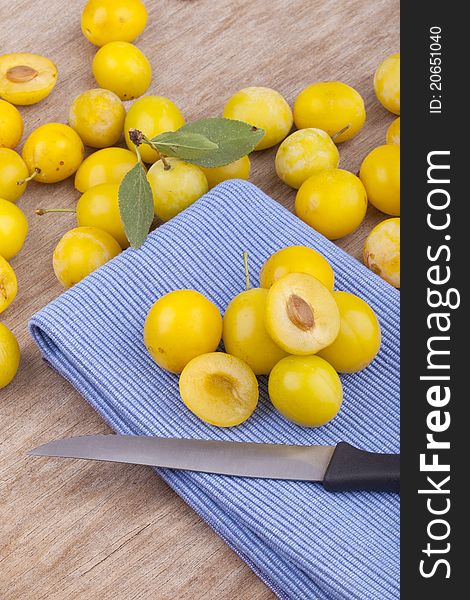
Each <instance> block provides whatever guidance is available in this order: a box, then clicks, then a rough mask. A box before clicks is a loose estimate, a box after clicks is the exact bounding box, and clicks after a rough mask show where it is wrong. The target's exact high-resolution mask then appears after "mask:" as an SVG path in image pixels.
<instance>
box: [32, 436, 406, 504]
mask: <svg viewBox="0 0 470 600" xmlns="http://www.w3.org/2000/svg"><path fill="white" fill-rule="evenodd" d="M28 454H29V455H31V456H55V457H61V458H83V459H89V460H104V461H110V462H120V463H131V464H136V465H149V466H152V467H164V468H169V469H181V470H185V471H199V472H205V473H215V474H218V475H237V476H240V477H258V478H263V479H288V480H299V481H316V482H321V483H322V484H323V487H324V488H325V489H326V490H328V491H329V492H342V491H349V490H371V491H383V492H397V493H398V492H399V491H400V455H399V454H378V453H374V452H366V451H364V450H359V449H358V448H355V447H354V446H351V445H350V444H348V443H346V442H340V443H339V444H337V445H336V446H290V445H284V444H261V443H253V442H226V441H218V440H195V439H177V438H162V437H153V436H135V435H85V436H78V437H72V438H65V439H59V440H54V441H52V442H48V443H47V444H44V445H42V446H38V447H37V448H35V449H34V450H31V451H30V452H29V453H28Z"/></svg>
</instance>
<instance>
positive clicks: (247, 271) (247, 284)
mask: <svg viewBox="0 0 470 600" xmlns="http://www.w3.org/2000/svg"><path fill="white" fill-rule="evenodd" d="M243 264H244V266H245V289H246V291H248V290H249V289H250V288H251V283H250V269H249V267H248V251H247V250H245V251H244V252H243Z"/></svg>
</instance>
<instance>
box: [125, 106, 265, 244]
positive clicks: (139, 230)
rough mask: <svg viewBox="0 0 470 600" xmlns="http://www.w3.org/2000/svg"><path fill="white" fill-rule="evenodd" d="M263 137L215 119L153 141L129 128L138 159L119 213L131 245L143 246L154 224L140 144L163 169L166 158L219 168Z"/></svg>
mask: <svg viewBox="0 0 470 600" xmlns="http://www.w3.org/2000/svg"><path fill="white" fill-rule="evenodd" d="M263 135H264V131H263V130H262V129H260V128H258V127H253V126H252V125H249V124H248V123H244V122H243V121H235V120H232V119H225V118H218V117H213V118H208V119H199V120H198V121H193V122H191V123H187V124H186V125H183V126H182V127H180V129H177V130H176V131H168V132H165V133H161V134H160V135H157V136H156V137H154V138H152V139H149V138H147V137H146V136H145V135H144V134H143V133H142V132H141V131H139V130H137V129H131V130H130V131H129V137H130V139H131V141H132V142H133V144H134V145H135V147H136V152H137V157H138V159H139V160H138V162H137V164H136V165H135V166H134V167H133V168H132V169H131V170H130V171H129V172H128V173H127V175H126V176H125V177H124V179H123V180H122V183H121V185H120V187H119V212H120V215H121V220H122V222H123V225H124V230H125V232H126V235H127V238H128V240H129V242H130V244H131V246H132V247H133V248H139V247H140V246H141V245H142V244H143V243H144V241H145V239H146V238H147V235H148V233H149V231H150V227H151V225H152V222H153V197H152V189H151V187H150V184H149V182H148V179H147V173H146V170H145V167H144V165H143V164H142V160H141V157H140V152H139V149H138V147H139V146H140V145H141V144H146V145H148V146H150V147H151V148H153V149H154V150H156V152H157V153H158V154H159V156H160V158H161V160H162V162H163V163H164V165H165V169H170V168H171V165H170V163H169V162H168V161H166V160H165V157H167V156H169V157H174V158H179V159H181V160H184V161H186V162H190V163H192V164H194V165H199V166H201V167H222V166H224V165H227V164H229V163H231V162H233V161H235V160H238V159H239V158H241V157H242V156H245V155H246V154H249V153H250V152H252V151H253V150H254V148H255V147H256V145H257V144H258V142H259V141H260V140H261V138H262V137H263Z"/></svg>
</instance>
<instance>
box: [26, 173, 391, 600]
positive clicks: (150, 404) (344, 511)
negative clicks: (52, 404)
mask: <svg viewBox="0 0 470 600" xmlns="http://www.w3.org/2000/svg"><path fill="white" fill-rule="evenodd" d="M293 244H303V245H308V246H311V247H313V248H315V249H317V250H319V251H320V252H322V253H323V254H324V255H325V256H326V258H327V259H328V260H329V261H330V263H331V264H332V266H333V268H334V271H335V274H336V288H337V289H340V290H347V291H350V292H353V293H356V294H358V295H359V296H361V297H363V298H365V299H366V300H367V301H368V302H369V303H370V304H371V305H372V307H373V308H374V310H375V311H376V313H377V315H378V317H379V320H380V323H381V326H382V332H383V344H382V348H381V350H380V353H379V355H378V357H377V359H376V360H375V361H374V362H373V364H372V365H371V366H370V367H369V368H367V369H366V370H364V371H362V372H361V373H358V374H354V375H346V376H343V377H342V381H343V385H344V392H345V394H344V403H343V406H342V409H341V411H340V413H339V415H338V416H337V417H336V418H335V419H334V420H333V422H331V423H329V424H328V425H326V426H324V427H321V428H319V429H307V428H302V427H299V426H297V425H294V424H292V423H289V422H288V421H286V420H285V419H284V418H283V417H281V416H280V415H279V414H278V413H277V412H276V411H275V410H274V408H273V407H272V406H271V404H270V402H269V399H268V396H267V391H266V378H261V380H260V390H261V399H260V403H259V406H258V408H257V410H256V411H255V413H254V415H253V416H252V417H251V418H250V419H249V420H248V421H247V422H246V423H245V424H243V425H241V426H239V427H235V428H232V429H218V428H216V427H212V426H210V425H206V424H205V423H203V422H202V421H200V420H199V419H197V418H196V417H195V416H194V415H192V414H191V413H190V412H189V411H188V410H187V409H186V407H185V406H184V405H183V403H182V402H181V400H180V398H179V394H178V378H177V377H176V376H175V375H172V374H170V373H166V372H165V371H163V370H161V369H160V368H158V367H157V366H156V365H155V363H154V362H153V361H152V359H151V358H150V356H149V355H148V353H147V351H146V349H145V347H144V344H143V340H142V331H143V325H144V320H145V317H146V315H147V312H148V310H149V308H150V307H151V305H152V304H153V302H154V301H155V300H156V299H157V298H158V297H159V296H161V295H163V294H165V293H167V292H169V291H171V290H174V289H177V288H194V289H196V290H199V291H200V292H202V293H204V294H206V295H207V296H208V297H209V298H210V299H211V300H213V301H214V302H215V303H216V304H217V306H218V307H219V308H220V309H221V311H223V310H224V309H225V307H226V306H227V304H228V302H229V301H230V299H231V298H232V297H233V296H234V295H236V294H238V293H239V292H241V291H242V290H243V287H244V275H243V261H242V252H243V250H245V249H247V250H248V251H249V253H250V267H251V272H252V281H253V283H254V284H256V283H257V276H258V273H259V270H260V268H261V266H262V264H263V262H264V261H265V260H266V258H268V256H269V255H270V254H272V253H273V252H274V251H276V250H278V249H279V248H282V247H284V246H287V245H293ZM30 327H31V333H32V335H33V338H34V339H35V341H36V342H37V344H38V345H39V347H40V348H41V350H42V353H43V355H44V358H45V359H46V360H47V361H48V362H49V363H50V364H51V365H52V367H53V368H54V369H56V370H57V371H58V372H59V373H61V374H62V375H63V376H64V377H65V378H67V379H68V380H69V381H70V382H71V383H72V385H74V386H75V387H76V388H77V389H78V390H79V391H80V393H81V394H83V396H84V397H85V398H86V399H87V400H88V401H89V402H90V404H91V405H92V406H93V407H94V408H95V409H96V410H97V411H98V412H99V414H100V415H101V416H102V417H103V419H104V420H105V421H106V422H107V423H109V425H110V426H111V427H112V428H113V429H114V430H115V431H116V432H118V433H127V434H145V435H159V436H167V437H186V438H203V439H222V440H239V441H254V442H271V443H281V444H334V443H336V442H338V441H341V440H343V441H348V442H351V443H353V444H355V445H357V446H358V447H360V448H364V449H368V450H375V451H380V452H397V451H398V449H399V448H398V444H399V294H398V293H397V291H396V290H394V289H393V288H392V287H391V286H389V285H388V284H387V283H385V282H383V281H382V280H381V279H379V278H378V277H377V276H375V275H374V274H373V273H371V272H370V271H369V270H367V269H366V268H365V267H363V266H362V265H361V264H360V263H359V262H358V261H356V260H355V259H353V258H351V257H350V256H348V255H347V254H346V253H344V252H343V251H342V250H340V249H339V248H337V247H336V246H335V245H334V244H332V243H331V242H329V241H328V240H326V239H325V238H323V237H322V236H320V235H319V234H318V233H316V232H315V231H313V230H312V229H311V228H310V227H308V226H307V225H304V224H303V223H302V222H301V221H299V220H298V219H297V218H296V217H295V216H293V215H292V214H291V213H289V212H288V211H287V210H285V209H284V208H283V207H282V206H280V205H279V204H278V203H276V202H274V201H273V200H272V199H271V198H269V197H268V196H266V195H265V194H264V193H263V192H262V191H260V190H259V189H258V188H256V187H255V186H253V185H251V184H250V183H247V182H243V181H236V180H234V181H230V182H226V183H224V184H222V185H219V186H218V187H216V188H215V189H214V190H212V191H211V192H209V193H208V194H206V195H205V196H204V197H203V198H201V199H200V200H199V201H198V202H196V203H195V204H194V205H193V206H191V207H190V208H188V209H187V210H186V211H184V212H183V213H182V214H181V215H179V216H178V217H176V218H175V219H172V220H171V221H170V222H168V223H166V224H165V225H163V226H161V227H160V228H159V229H158V230H157V231H155V232H154V233H152V234H151V235H150V237H149V239H148V240H147V242H146V243H145V245H144V246H143V247H142V248H141V249H139V250H132V249H130V250H127V251H125V252H123V253H122V254H121V255H120V256H118V257H117V258H115V259H114V260H112V261H111V262H109V263H108V264H106V265H105V266H104V267H102V268H101V269H99V270H98V271H96V272H95V273H93V274H92V275H90V276H89V277H87V278H86V279H85V280H84V281H82V282H81V283H79V284H78V285H76V286H74V287H73V288H72V289H71V290H69V291H67V292H66V293H64V294H62V296H60V297H59V298H58V299H57V300H55V301H54V302H52V303H51V304H49V305H48V306H46V307H45V308H44V309H43V310H41V311H40V312H39V313H38V314H36V315H35V316H34V317H33V319H32V321H31V325H30ZM158 472H159V474H160V476H161V477H163V479H165V481H167V482H168V483H169V485H171V486H172V487H173V488H174V489H175V490H176V491H177V492H178V494H180V495H181V496H182V497H183V498H184V499H185V500H186V502H188V504H189V505H190V506H192V507H193V509H194V510H195V511H196V512H197V513H198V514H199V515H201V516H202V517H203V518H204V519H205V520H206V521H207V522H208V523H209V524H210V525H211V527H212V528H213V529H214V530H215V531H216V532H217V533H218V534H219V535H220V536H221V537H222V538H223V539H224V540H225V541H226V542H227V544H229V545H230V546H231V547H232V548H233V549H234V550H235V552H237V553H238V554H239V555H240V556H241V558H242V559H243V560H244V561H246V562H247V563H248V564H249V565H250V567H251V568H252V569H253V570H254V571H255V572H256V573H257V574H258V575H259V576H260V577H261V578H262V579H263V580H264V581H265V582H266V583H267V584H268V585H269V586H270V587H271V588H272V589H273V590H274V592H275V593H276V594H277V595H278V597H279V598H285V599H289V600H303V599H305V600H307V599H308V600H326V599H328V600H331V599H342V600H391V599H396V598H398V596H399V584H398V579H399V565H398V563H399V540H398V537H399V499H398V497H397V496H396V495H393V494H385V493H372V492H361V493H343V494H331V493H327V492H325V491H324V489H323V488H322V486H321V485H318V484H313V483H307V482H295V481H272V480H258V479H243V478H238V477H226V476H221V475H210V474H204V473H188V472H186V473H185V472H176V471H171V470H164V469H160V470H159V471H158Z"/></svg>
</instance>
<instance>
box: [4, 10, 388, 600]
mask: <svg viewBox="0 0 470 600" xmlns="http://www.w3.org/2000/svg"><path fill="white" fill-rule="evenodd" d="M83 4H84V1H74V2H65V3H64V2H59V0H36V2H31V1H30V0H0V14H1V16H2V18H1V25H0V28H1V33H0V53H5V52H21V51H28V52H36V53H40V54H44V55H46V56H48V57H50V58H52V59H53V60H54V61H55V62H56V64H57V65H58V68H59V81H58V84H57V86H56V88H55V90H54V91H53V93H52V94H51V95H50V96H49V97H48V98H47V99H45V100H44V101H42V102H41V103H40V104H37V105H35V106H31V107H25V108H21V113H22V115H23V117H24V121H25V131H26V133H28V132H30V131H31V130H32V129H33V128H34V127H36V126H38V125H40V124H43V123H47V122H49V121H59V122H66V121H67V112H68V107H69V105H70V103H71V101H72V100H73V98H74V97H75V96H76V95H77V94H78V93H80V92H82V91H84V90H86V89H88V88H91V87H95V85H96V84H95V83H94V81H93V77H92V73H91V60H92V57H93V54H94V52H95V48H94V46H92V45H91V44H90V43H88V41H87V40H86V39H85V38H84V37H83V36H82V34H81V31H80V14H81V10H82V6H83ZM147 6H148V8H149V13H150V15H149V23H148V25H147V28H146V30H145V31H144V33H143V34H142V36H141V37H140V39H139V40H138V46H139V47H140V48H141V49H142V50H143V51H144V52H145V53H146V54H147V56H148V57H149V59H150V61H151V64H152V66H153V70H154V78H153V83H152V85H151V87H150V89H149V90H148V93H155V94H161V95H165V96H168V97H169V98H171V99H172V100H174V101H175V102H176V103H177V104H178V105H179V106H180V108H181V109H182V111H183V114H184V115H185V117H186V119H187V120H190V119H195V118H199V117H203V116H213V115H218V114H220V113H221V111H222V107H223V105H224V102H225V101H226V99H228V98H229V97H230V95H231V94H232V93H234V92H235V91H236V90H238V89H240V88H243V87H246V86H248V85H264V86H269V87H273V88H275V89H277V90H279V91H280V92H281V93H282V94H284V95H285V97H286V98H287V100H288V101H289V102H290V103H291V104H292V103H293V101H294V99H295V96H296V95H297V94H298V92H299V91H300V90H302V89H303V88H304V87H305V86H306V85H308V84H310V83H313V82H315V81H318V80H328V79H339V80H342V81H344V82H346V83H348V84H351V85H352V86H354V87H355V88H357V89H358V90H359V92H360V93H361V94H362V95H363V97H364V99H365V103H366V108H367V116H368V119H367V122H366V125H365V127H364V129H363V131H362V132H361V133H360V134H359V135H358V136H357V137H356V138H355V139H353V140H352V141H350V142H346V143H345V144H342V145H341V146H340V152H341V166H342V167H343V168H345V169H349V170H351V171H353V172H357V170H358V168H359V165H360V162H361V159H362V158H363V157H364V155H365V154H366V153H367V152H368V151H369V150H371V149H372V148H373V147H374V146H376V145H379V144H381V143H384V138H385V130H386V128H387V126H388V124H389V123H390V122H391V121H392V120H393V115H391V114H389V113H387V112H386V111H385V110H384V109H383V108H382V107H381V106H380V105H379V103H378V101H377V100H376V99H375V96H374V92H373V86H372V78H373V73H374V70H375V68H376V66H377V65H378V63H379V62H380V61H381V60H382V59H383V58H385V57H386V56H387V55H388V54H391V53H392V52H395V51H397V49H398V45H399V4H398V0H372V1H371V0H339V1H338V0H323V1H322V0H304V1H302V0H297V1H296V0H269V1H268V0H251V1H250V2H246V1H243V0H223V1H222V0H218V1H214V0H193V1H190V0H151V1H150V0H148V1H147ZM23 141H24V138H23ZM274 155H275V149H270V150H267V151H264V152H261V153H257V154H256V155H254V156H253V158H252V181H253V182H254V183H255V184H257V185H258V186H260V187H261V188H262V189H263V190H264V191H266V192H267V193H268V194H270V195H272V196H273V197H274V198H276V199H277V200H279V202H281V203H282V204H284V205H285V206H287V207H289V208H290V209H292V207H293V201H294V198H295V193H294V191H293V190H291V189H289V188H287V187H286V186H285V185H284V184H282V182H281V181H280V180H278V179H277V177H276V174H275V171H274V164H273V161H274ZM78 196H79V194H78V192H77V191H76V190H74V188H73V182H72V180H68V181H65V182H62V183H60V184H56V185H41V184H34V183H33V184H31V185H30V186H29V188H28V190H27V192H26V193H25V194H24V196H23V197H22V198H21V199H20V201H19V206H20V207H21V208H22V209H23V211H24V212H25V213H26V215H27V217H28V220H29V224H30V232H29V236H28V239H27V241H26V244H25V246H24V248H23V250H22V252H21V253H20V254H19V255H18V256H17V257H15V258H14V259H13V260H12V265H13V267H14V269H15V271H16V273H17V276H18V281H19V287H20V291H19V294H18V297H17V299H16V301H15V302H14V303H13V304H12V306H11V307H10V308H9V310H8V311H6V313H4V314H2V317H1V318H2V321H3V322H4V323H5V324H6V325H7V326H9V327H10V328H11V329H12V330H13V332H14V333H15V334H16V336H17V337H18V340H19V343H20V346H21V351H22V363H21V367H20V370H19V373H18V376H17V378H16V379H15V381H14V382H13V383H12V384H10V385H9V386H8V387H7V388H5V389H3V390H0V598H2V600H19V599H20V598H21V599H22V600H41V599H46V598H47V599H48V600H65V599H72V598H80V599H83V598H90V599H91V598H93V599H99V600H108V599H109V600H111V599H112V600H131V599H132V600H133V599H150V598H152V599H155V600H172V599H178V600H184V599H186V598H188V599H189V598H191V599H199V598H200V599H203V598H204V599H216V598H217V599H218V600H232V599H238V598H240V599H242V598H243V599H245V598H249V599H250V600H268V599H269V598H273V594H272V593H271V592H270V591H269V590H268V588H267V587H266V586H265V585H264V584H263V583H262V582H261V581H260V580H259V579H258V578H257V577H256V576H255V575H254V574H253V573H252V572H251V570H250V569H249V568H248V567H247V566H246V565H245V564H244V563H243V562H242V561H241V560H240V559H239V558H238V556H237V555H236V554H235V553H233V552H232V551H231V550H230V549H229V548H228V547H227V546H226V545H225V544H224V542H223V541H222V540H221V539H220V538H219V537H218V536H217V535H216V534H215V533H214V532H213V531H212V530H211V529H210V528H209V527H208V526H207V525H206V524H205V523H204V522H203V521H202V520H201V519H200V518H199V517H198V516H196V514H195V513H194V512H193V511H192V510H191V509H190V508H189V507H187V506H186V505H185V504H184V502H183V501H182V500H181V499H180V498H179V497H178V496H177V495H176V494H175V493H174V492H173V491H172V490H171V489H170V488H168V487H167V486H166V484H164V483H163V482H162V481H161V480H160V479H159V478H158V477H156V476H155V475H154V473H153V472H152V471H151V469H150V468H145V467H134V466H125V465H116V464H105V463H92V462H90V463H84V462H80V461H63V462H60V461H58V460H54V459H40V458H28V457H26V455H25V454H26V452H27V450H28V449H30V448H32V447H34V446H36V445H38V444H40V443H43V442H46V441H48V440H51V439H53V438H58V437H66V436H71V435H79V434H91V433H105V432H108V431H109V430H108V428H107V427H106V426H105V425H104V423H103V422H102V421H101V419H100V418H99V417H98V416H97V414H96V413H95V412H94V411H93V410H92V409H91V408H90V407H89V406H88V404H87V403H86V401H85V400H84V399H83V398H82V397H81V396H80V395H79V394H78V393H77V392H76V391H75V390H74V389H73V388H72V387H71V386H70V385H69V384H68V383H67V382H66V381H64V380H63V379H62V378H61V377H60V376H59V375H57V374H56V373H54V372H53V371H52V370H51V369H50V368H48V367H47V366H46V365H45V364H44V363H43V362H42V361H41V357H40V355H39V352H38V349H37V348H36V346H35V345H34V344H33V342H32V341H31V338H30V337H29V335H28V332H27V323H28V320H29V318H30V317H31V315H32V314H33V313H34V312H36V311H37V310H39V309H40V308H42V307H43V306H44V305H45V304H47V303H48V302H49V301H50V300H52V299H54V298H56V297H57V296H58V295H59V294H60V293H61V291H62V290H61V287H60V285H59V283H58V282H57V281H56V279H55V277H54V274H53V271H52V264H51V257H52V251H53V249H54V246H55V245H56V243H57V242H58V240H59V238H60V237H61V235H62V234H63V233H64V232H65V231H66V230H68V229H70V228H72V227H74V226H75V225H74V217H73V215H49V216H48V217H36V216H35V215H34V209H35V208H37V207H38V206H44V205H48V206H63V207H73V206H74V205H75V203H76V200H77V198H78ZM381 218H384V217H383V215H380V214H379V213H378V212H377V211H375V210H373V209H370V208H369V212H368V214H367V217H366V220H365V221H364V223H363V225H362V226H361V228H360V229H359V230H358V231H357V232H355V233H354V234H352V235H351V236H349V237H348V238H345V239H343V240H341V241H340V242H339V245H340V246H342V247H343V248H345V249H346V250H347V251H349V252H350V253H351V254H353V255H354V256H356V257H359V256H360V253H361V247H362V244H363V241H364V238H365V236H366V235H367V232H368V231H369V230H370V229H371V227H372V225H373V224H374V223H376V222H377V221H379V220H380V219H381Z"/></svg>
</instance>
